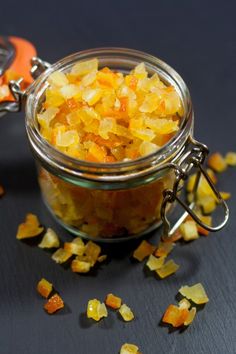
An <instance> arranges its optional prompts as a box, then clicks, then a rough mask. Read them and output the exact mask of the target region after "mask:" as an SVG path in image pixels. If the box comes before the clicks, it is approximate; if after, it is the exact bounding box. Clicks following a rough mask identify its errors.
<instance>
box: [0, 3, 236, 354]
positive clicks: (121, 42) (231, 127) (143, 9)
mask: <svg viewBox="0 0 236 354" xmlns="http://www.w3.org/2000/svg"><path fill="white" fill-rule="evenodd" d="M235 10H236V6H235V2H234V1H225V2H223V1H222V2H220V1H202V0H200V1H195V2H193V1H192V2H191V1H187V0H186V1H164V0H163V1H154V0H153V1H145V2H143V1H137V0H136V1H123V0H122V1H117V2H115V1H108V0H107V1H104V0H101V1H99V2H96V1H90V2H85V1H69V2H66V3H65V2H63V3H61V2H60V3H59V2H58V1H55V0H53V1H48V2H46V1H40V2H37V3H35V2H32V1H24V2H16V1H11V2H10V3H9V2H8V3H7V2H5V3H1V8H0V14H1V22H0V32H1V33H3V34H7V35H8V34H9V35H10V34H14V35H18V36H22V37H26V38H28V39H29V40H31V41H33V42H34V43H35V45H36V46H37V48H38V53H39V55H40V56H41V57H42V58H44V59H46V60H48V61H49V62H54V61H56V60H57V59H59V58H61V57H64V56H66V55H67V54H70V53H72V52H75V51H78V50H82V49H86V48H92V47H98V46H123V47H131V48H136V49H139V50H143V51H146V52H149V53H152V54H154V55H156V56H158V57H160V58H162V59H163V60H165V61H166V62H168V63H169V64H170V65H172V66H173V67H174V68H175V69H176V70H177V71H178V72H179V73H180V74H181V75H182V76H183V78H184V79H185V81H186V82H187V85H188V86H189V88H190V91H191V94H192V99H193V103H194V108H195V114H196V121H195V135H196V137H197V138H198V139H200V140H201V141H203V142H205V143H207V144H208V146H209V147H210V149H211V150H212V151H217V150H219V151H221V152H223V153H225V152H227V151H229V150H236V144H235V132H236V123H235V121H236V114H235V111H236V109H235V107H236V105H235V104H236V96H235V92H236V91H235V82H236V65H235V59H236V30H235ZM0 136H1V138H0V182H1V183H2V184H3V185H4V187H5V189H6V195H5V196H4V198H2V199H1V200H0V250H1V253H0V267H1V272H0V353H1V354H13V353H18V354H42V353H43V354H62V353H63V354H67V353H68V354H75V353H79V354H113V353H114V354H117V353H118V352H119V348H120V347H121V345H122V344H123V343H124V342H131V343H136V344H137V345H139V347H140V350H141V351H142V352H143V353H144V354H157V353H172V354H182V353H198V354H199V353H204V354H210V353H213V354H228V353H230V354H232V353H236V331H235V330H236V305H235V302H236V276H235V271H236V242H235V237H236V232H235V230H236V219H235V211H236V208H235V198H236V197H235V195H236V184H235V176H236V170H235V169H229V170H228V171H227V172H226V173H225V174H224V175H222V176H221V177H220V181H219V186H220V188H221V190H226V191H230V192H232V199H231V200H230V201H229V206H230V210H231V217H230V221H229V223H228V225H227V227H226V228H225V229H224V230H222V231H220V232H219V233H217V234H211V235H210V236H209V237H208V238H204V237H202V238H201V239H199V240H198V241H196V242H193V243H191V244H188V245H178V246H177V247H176V249H175V250H174V252H173V258H174V259H175V260H176V262H177V263H179V264H180V265H181V267H180V270H179V271H178V273H177V274H175V275H173V276H171V277H169V278H168V279H166V280H164V281H158V280H157V279H155V278H154V277H153V276H150V274H148V273H147V272H145V271H144V269H143V264H138V263H133V262H131V260H130V258H129V256H130V254H131V251H132V248H134V246H135V245H134V244H131V245H124V244H123V245H117V246H115V247H111V248H108V250H107V251H108V253H109V254H110V261H109V263H108V264H104V265H101V267H100V268H99V269H98V270H97V271H95V272H92V274H91V275H87V276H79V275H76V274H73V273H72V272H70V270H66V269H64V268H63V267H61V266H58V265H56V264H55V263H54V262H53V261H52V260H51V259H50V254H49V253H47V252H44V251H42V250H40V249H39V248H37V247H36V246H32V245H31V246H30V245H28V244H26V243H23V242H19V241H16V239H15V235H16V230H17V226H18V224H19V223H20V222H21V221H22V219H23V218H24V216H25V214H26V213H27V212H34V213H36V214H37V215H38V216H39V218H40V220H41V221H42V223H43V224H44V225H46V226H51V227H53V228H54V229H55V230H57V232H58V233H59V235H60V237H61V238H62V239H64V240H66V239H70V235H68V234H67V233H66V232H65V231H63V230H62V229H61V228H60V227H59V226H58V225H56V224H55V222H54V220H53V219H52V218H51V216H50V215H49V214H48V212H47V210H45V207H44V205H43V203H42V199H41V196H40V192H39V188H38V185H37V180H36V177H37V176H36V171H35V167H34V161H33V158H32V155H31V152H30V150H29V147H28V144H27V138H26V134H25V128H24V114H23V113H21V114H12V115H10V114H8V115H6V116H5V117H4V118H2V119H1V122H0ZM159 235H160V230H158V231H156V232H155V233H154V234H153V235H151V238H150V240H151V241H152V242H157V240H158V237H159ZM42 276H43V277H46V278H47V279H49V280H51V281H52V282H53V283H54V284H55V287H56V289H58V291H59V292H60V293H61V295H62V297H63V298H64V300H65V302H66V309H65V310H63V311H61V312H59V313H58V314H57V315H55V316H48V315H47V314H45V312H44V311H43V309H42V307H43V303H44V301H43V300H42V299H41V298H40V297H39V296H38V295H37V293H36V291H35V286H36V283H37V281H38V280H39V279H40V278H41V277H42ZM199 281H200V282H202V283H203V284H204V286H205V288H206V290H207V293H208V295H209V298H210V302H209V303H208V304H207V305H206V307H205V308H204V309H203V310H202V311H200V312H199V313H198V314H197V318H196V320H195V321H194V323H193V325H192V326H191V327H190V328H188V329H187V330H186V331H184V332H182V333H180V332H179V331H175V332H173V333H169V331H168V329H167V328H166V327H161V326H159V321H160V319H161V316H162V314H163V312H164V310H165V309H166V307H167V306H168V305H169V304H170V303H173V301H175V295H176V292H177V290H178V288H179V287H180V286H181V285H182V284H193V283H196V282H199ZM108 292H113V293H117V294H119V295H120V296H121V297H122V298H123V299H124V300H125V302H126V303H127V304H129V305H130V306H131V307H132V309H133V310H134V312H135V314H136V319H135V321H133V322H131V323H127V324H126V323H123V322H122V321H121V320H119V318H118V317H117V315H116V314H115V313H111V314H110V315H109V317H108V318H107V319H105V320H103V321H101V322H100V323H91V322H90V321H87V320H86V318H85V315H84V312H85V310H86V304H87V301H88V299H90V298H93V297H97V298H99V299H103V298H104V296H105V295H106V294H107V293H108Z"/></svg>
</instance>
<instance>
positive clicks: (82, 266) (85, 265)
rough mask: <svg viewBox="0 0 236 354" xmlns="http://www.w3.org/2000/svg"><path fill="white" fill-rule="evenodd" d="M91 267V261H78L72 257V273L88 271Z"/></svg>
mask: <svg viewBox="0 0 236 354" xmlns="http://www.w3.org/2000/svg"><path fill="white" fill-rule="evenodd" d="M90 269H91V263H90V262H87V261H80V260H78V259H73V261H72V262H71V270H72V272H74V273H88V272H89V271H90Z"/></svg>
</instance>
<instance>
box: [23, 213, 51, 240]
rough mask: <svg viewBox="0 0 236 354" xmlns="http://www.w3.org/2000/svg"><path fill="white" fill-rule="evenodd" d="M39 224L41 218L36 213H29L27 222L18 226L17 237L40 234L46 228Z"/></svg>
mask: <svg viewBox="0 0 236 354" xmlns="http://www.w3.org/2000/svg"><path fill="white" fill-rule="evenodd" d="M39 225H40V224H39V220H38V218H37V216H36V215H34V214H27V215H26V219H25V222H24V223H22V224H20V225H19V226H18V230H17V234H16V238H17V239H18V240H22V239H25V238H30V237H35V236H38V235H40V234H41V233H42V232H43V229H44V228H43V227H42V226H39Z"/></svg>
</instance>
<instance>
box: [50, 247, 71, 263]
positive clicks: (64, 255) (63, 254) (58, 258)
mask: <svg viewBox="0 0 236 354" xmlns="http://www.w3.org/2000/svg"><path fill="white" fill-rule="evenodd" d="M71 256H72V253H71V252H69V251H67V250H65V249H63V248H58V250H56V252H54V253H53V255H52V259H53V260H54V261H55V262H56V263H59V264H62V263H65V262H66V261H68V259H69V258H70V257H71Z"/></svg>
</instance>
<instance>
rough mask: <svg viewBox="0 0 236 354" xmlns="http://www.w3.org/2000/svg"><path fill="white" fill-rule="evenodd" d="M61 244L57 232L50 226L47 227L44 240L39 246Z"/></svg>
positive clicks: (50, 246)
mask: <svg viewBox="0 0 236 354" xmlns="http://www.w3.org/2000/svg"><path fill="white" fill-rule="evenodd" d="M59 246H60V240H59V237H58V235H57V234H56V232H55V231H54V230H53V229H51V228H50V227H49V228H48V229H47V231H46V233H45V235H44V236H43V238H42V241H41V242H40V243H39V244H38V247H39V248H57V247H59Z"/></svg>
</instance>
